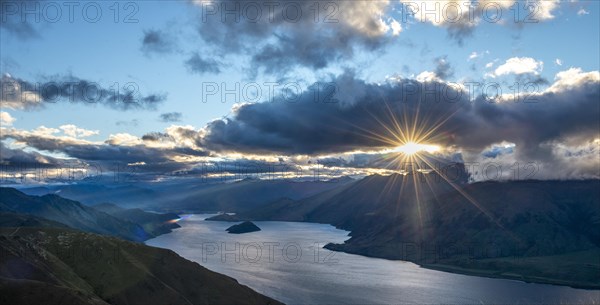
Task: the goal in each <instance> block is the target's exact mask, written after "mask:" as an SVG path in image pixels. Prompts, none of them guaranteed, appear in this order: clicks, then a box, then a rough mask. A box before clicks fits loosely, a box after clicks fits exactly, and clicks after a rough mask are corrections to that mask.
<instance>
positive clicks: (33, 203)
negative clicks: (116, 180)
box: [0, 188, 153, 241]
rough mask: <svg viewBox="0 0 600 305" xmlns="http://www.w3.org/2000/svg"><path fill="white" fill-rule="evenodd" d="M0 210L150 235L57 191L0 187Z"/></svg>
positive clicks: (127, 235)
mask: <svg viewBox="0 0 600 305" xmlns="http://www.w3.org/2000/svg"><path fill="white" fill-rule="evenodd" d="M0 211H2V212H12V213H20V214H27V215H33V216H36V217H39V218H43V219H46V220H51V221H55V222H59V223H62V224H64V225H67V226H69V227H71V228H75V229H79V230H82V231H86V232H93V233H99V234H107V235H113V236H118V237H121V238H124V239H127V240H132V241H144V240H146V239H148V238H151V237H153V235H152V234H151V233H149V232H146V231H145V230H144V228H143V227H142V226H140V225H139V224H136V223H133V222H130V221H127V220H123V219H119V218H117V217H114V216H111V215H109V214H107V213H104V212H101V211H98V210H96V209H94V208H91V207H88V206H85V205H82V204H81V203H79V202H77V201H73V200H69V199H65V198H62V197H60V196H58V195H54V194H52V195H44V196H29V195H26V194H24V193H22V192H20V191H18V190H16V189H14V188H0Z"/></svg>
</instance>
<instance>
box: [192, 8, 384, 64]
mask: <svg viewBox="0 0 600 305" xmlns="http://www.w3.org/2000/svg"><path fill="white" fill-rule="evenodd" d="M315 3H317V4H319V5H318V6H315ZM273 4H274V5H273ZM388 5H389V2H387V1H380V0H374V1H330V2H327V3H325V2H320V1H318V2H311V1H294V0H284V1H278V2H276V3H273V2H269V1H258V2H248V1H212V2H211V3H204V4H201V5H198V6H201V12H202V13H203V15H202V16H201V18H199V19H200V23H199V25H198V31H199V33H200V35H201V37H202V39H203V40H204V41H205V42H206V43H207V44H209V45H211V46H214V47H216V48H217V50H218V51H219V52H223V53H225V54H246V55H249V56H250V57H251V63H252V69H251V70H252V71H253V72H255V73H256V72H257V71H258V70H262V71H263V72H266V73H275V74H284V73H285V72H287V71H289V69H290V68H293V67H294V66H302V67H309V68H313V69H321V68H324V67H327V66H328V65H329V64H330V63H331V62H334V61H337V60H340V59H350V58H352V57H353V55H354V54H355V52H356V50H357V49H365V50H369V51H374V50H377V49H380V48H381V47H382V46H384V45H385V44H386V43H387V42H388V41H389V35H387V33H388V31H389V30H390V29H389V25H388V24H385V22H386V21H383V20H382V19H380V17H379V16H380V15H382V14H383V13H384V12H385V11H386V10H387V9H388ZM225 10H227V13H228V14H227V15H223V13H224V12H225ZM256 11H258V12H259V13H260V15H257V14H256V13H255V12H256ZM207 12H214V14H212V13H211V14H208V13H207ZM250 13H252V14H250ZM235 14H237V16H235ZM315 16H316V17H315ZM236 17H237V18H236Z"/></svg>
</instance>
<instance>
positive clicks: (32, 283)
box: [0, 228, 278, 305]
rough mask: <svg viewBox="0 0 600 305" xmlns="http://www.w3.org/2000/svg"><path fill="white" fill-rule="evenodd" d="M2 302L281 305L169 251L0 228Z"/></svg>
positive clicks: (42, 231)
mask: <svg viewBox="0 0 600 305" xmlns="http://www.w3.org/2000/svg"><path fill="white" fill-rule="evenodd" d="M0 249H1V250H2V251H1V252H0V254H1V255H0V303H2V304H13V305H18V304H46V305H53V304H57V305H58V304H278V302H276V301H274V300H272V299H269V298H267V297H265V296H263V295H260V294H258V293H256V292H254V291H253V290H251V289H250V288H248V287H246V286H243V285H240V284H239V283H238V282H237V281H236V280H235V279H233V278H230V277H227V276H225V275H221V274H218V273H215V272H212V271H210V270H208V269H206V268H204V267H202V266H200V265H198V264H197V263H193V262H190V261H188V260H185V259H183V258H182V257H180V256H179V255H177V254H175V253H174V252H172V251H170V250H165V249H159V248H153V247H149V246H146V245H143V244H140V243H132V242H127V241H123V240H120V239H117V238H112V237H106V236H100V235H96V234H89V233H82V232H77V231H72V230H67V229H57V228H44V229H41V228H20V229H19V230H15V228H2V229H0Z"/></svg>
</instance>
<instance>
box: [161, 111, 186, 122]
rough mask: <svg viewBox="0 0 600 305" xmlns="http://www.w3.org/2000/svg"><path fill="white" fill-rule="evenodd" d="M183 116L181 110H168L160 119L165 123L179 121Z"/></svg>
mask: <svg viewBox="0 0 600 305" xmlns="http://www.w3.org/2000/svg"><path fill="white" fill-rule="evenodd" d="M182 117H183V114H182V113H181V112H167V113H163V114H161V115H160V120H161V121H162V122H165V123H171V122H179V121H181V118H182Z"/></svg>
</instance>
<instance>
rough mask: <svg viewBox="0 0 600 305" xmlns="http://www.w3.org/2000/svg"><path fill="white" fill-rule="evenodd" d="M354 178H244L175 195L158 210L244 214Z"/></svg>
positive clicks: (308, 195)
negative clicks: (292, 179)
mask: <svg viewBox="0 0 600 305" xmlns="http://www.w3.org/2000/svg"><path fill="white" fill-rule="evenodd" d="M350 181H353V180H352V179H339V180H336V181H331V182H329V181H304V182H297V181H289V180H258V179H245V180H242V181H238V182H233V183H221V184H214V185H210V186H206V187H203V188H199V189H196V190H193V191H188V192H183V193H180V194H174V195H173V196H172V197H170V198H169V200H168V201H165V202H162V203H160V204H158V205H156V206H155V207H156V208H157V209H163V210H167V211H186V212H217V211H224V212H242V211H248V210H251V209H254V208H256V207H259V206H262V205H265V204H268V203H270V202H273V201H275V200H278V199H280V198H284V197H287V198H292V199H295V200H299V199H302V198H306V197H310V196H313V195H315V194H318V193H321V192H323V191H327V190H331V189H335V188H337V187H340V186H343V185H346V184H348V183H349V182H350Z"/></svg>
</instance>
